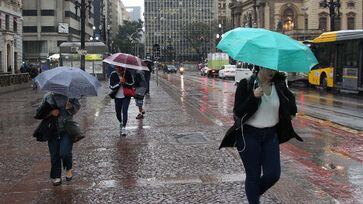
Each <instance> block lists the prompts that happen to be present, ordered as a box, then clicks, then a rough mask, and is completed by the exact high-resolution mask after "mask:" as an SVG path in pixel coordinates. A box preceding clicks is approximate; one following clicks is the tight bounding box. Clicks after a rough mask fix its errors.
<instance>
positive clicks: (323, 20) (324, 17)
mask: <svg viewBox="0 0 363 204" xmlns="http://www.w3.org/2000/svg"><path fill="white" fill-rule="evenodd" d="M327 27H328V13H326V12H323V13H320V14H319V29H320V30H322V31H326V30H327Z"/></svg>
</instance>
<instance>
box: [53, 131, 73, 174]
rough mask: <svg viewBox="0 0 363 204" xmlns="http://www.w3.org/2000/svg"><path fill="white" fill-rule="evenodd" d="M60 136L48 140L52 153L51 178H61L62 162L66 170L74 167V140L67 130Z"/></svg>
mask: <svg viewBox="0 0 363 204" xmlns="http://www.w3.org/2000/svg"><path fill="white" fill-rule="evenodd" d="M59 136H60V137H54V138H51V139H50V140H48V147H49V153H50V161H51V164H52V166H51V170H50V178H52V179H55V178H61V175H62V163H63V168H64V169H66V170H69V169H72V148H73V142H72V140H71V138H70V136H69V135H68V134H67V133H66V132H60V133H59Z"/></svg>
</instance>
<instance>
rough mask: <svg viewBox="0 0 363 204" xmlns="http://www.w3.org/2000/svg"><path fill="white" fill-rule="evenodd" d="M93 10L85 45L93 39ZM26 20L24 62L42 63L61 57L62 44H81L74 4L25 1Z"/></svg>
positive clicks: (58, 0) (56, 0)
mask: <svg viewBox="0 0 363 204" xmlns="http://www.w3.org/2000/svg"><path fill="white" fill-rule="evenodd" d="M79 2H80V1H79ZM86 2H88V1H86ZM91 8H92V9H91V11H90V12H88V11H89V10H88V9H87V11H86V20H85V21H86V28H85V33H86V36H85V39H86V41H87V40H89V39H90V37H91V36H92V35H93V30H92V27H93V25H94V24H93V22H94V20H93V15H94V13H93V7H91ZM23 18H24V25H23V47H24V60H25V61H27V62H34V63H40V62H41V61H44V60H45V59H46V58H47V57H48V56H50V55H52V54H54V53H59V45H60V44H61V43H62V42H67V41H80V30H81V24H80V9H79V8H78V9H76V1H75V0H52V1H49V0H26V1H24V5H23Z"/></svg>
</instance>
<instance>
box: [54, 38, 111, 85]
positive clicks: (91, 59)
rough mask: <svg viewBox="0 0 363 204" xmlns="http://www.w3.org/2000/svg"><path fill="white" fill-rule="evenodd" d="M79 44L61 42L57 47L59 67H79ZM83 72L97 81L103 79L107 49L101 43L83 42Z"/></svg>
mask: <svg viewBox="0 0 363 204" xmlns="http://www.w3.org/2000/svg"><path fill="white" fill-rule="evenodd" d="M80 48H81V42H63V43H62V44H60V46H59V50H60V51H59V52H60V53H59V54H60V65H61V66H70V67H81V55H80V54H81V49H80ZM85 48H86V49H85V51H87V52H86V53H83V54H86V55H85V61H86V62H85V71H86V72H88V73H90V74H93V75H95V76H96V77H97V78H98V79H105V66H106V65H105V64H104V63H103V62H102V60H103V59H104V57H105V56H106V55H107V51H108V47H107V46H106V45H105V44H104V43H103V42H96V41H95V42H85ZM82 52H84V51H82Z"/></svg>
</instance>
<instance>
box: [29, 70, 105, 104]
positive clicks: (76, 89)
mask: <svg viewBox="0 0 363 204" xmlns="http://www.w3.org/2000/svg"><path fill="white" fill-rule="evenodd" d="M35 82H36V83H37V84H38V85H39V88H40V89H41V90H45V91H51V92H54V93H58V94H62V95H64V96H67V97H69V98H79V97H80V96H97V91H98V89H99V88H100V87H101V83H100V82H99V81H98V80H97V78H96V77H94V76H92V75H90V74H89V73H87V72H85V71H83V70H81V69H79V68H73V67H57V68H54V69H51V70H48V71H45V72H42V73H41V74H39V75H38V76H37V77H35Z"/></svg>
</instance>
